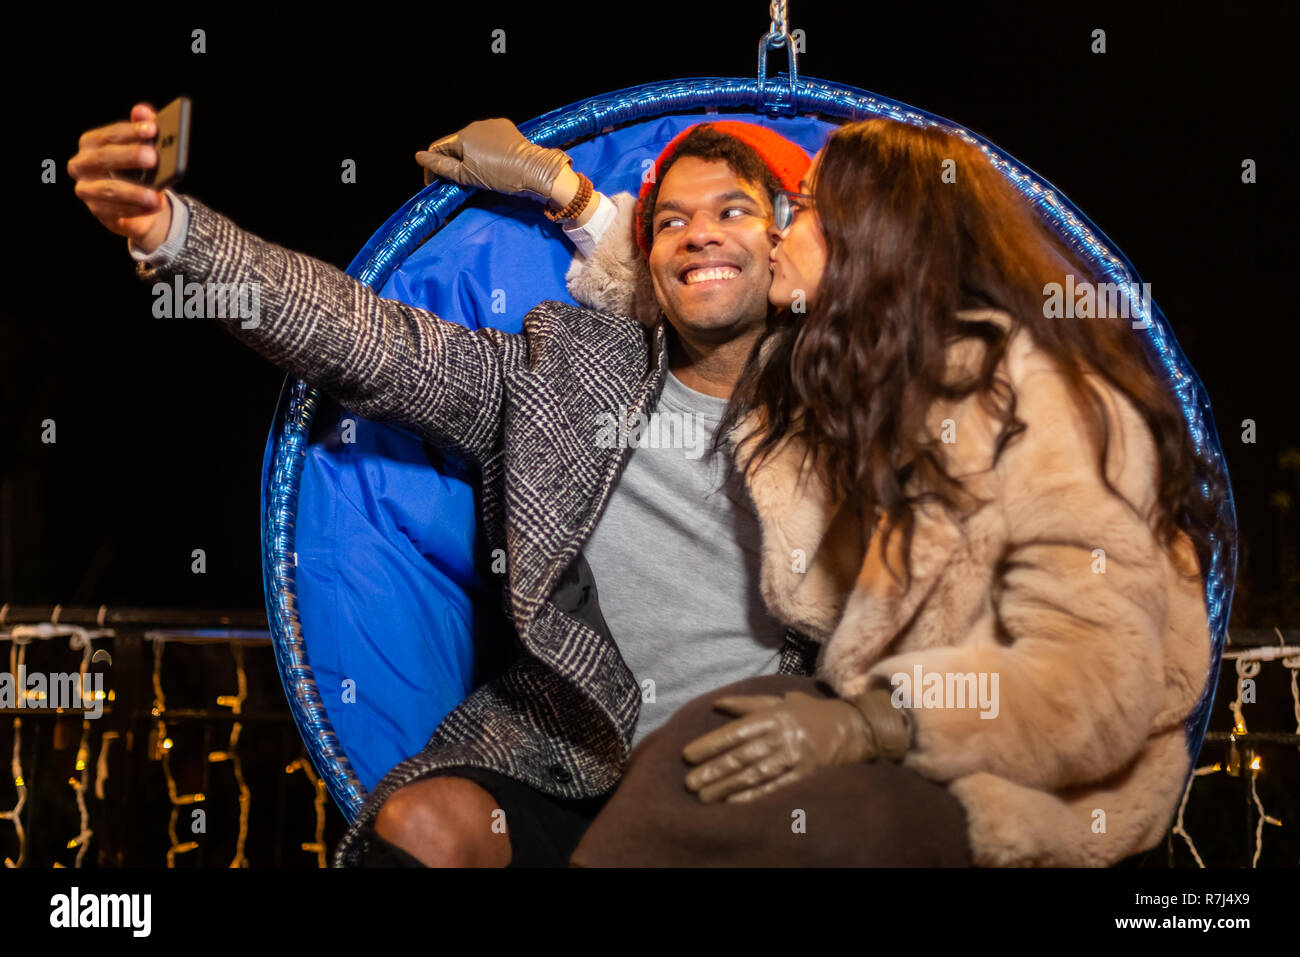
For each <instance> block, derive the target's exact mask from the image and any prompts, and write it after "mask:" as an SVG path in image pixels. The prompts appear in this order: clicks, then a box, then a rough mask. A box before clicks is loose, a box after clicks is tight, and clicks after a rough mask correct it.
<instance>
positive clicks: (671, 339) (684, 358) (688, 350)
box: [668, 326, 763, 399]
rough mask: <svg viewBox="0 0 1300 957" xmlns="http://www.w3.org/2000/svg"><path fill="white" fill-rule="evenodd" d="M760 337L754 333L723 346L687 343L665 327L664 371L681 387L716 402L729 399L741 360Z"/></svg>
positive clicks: (729, 341) (737, 377) (754, 331)
mask: <svg viewBox="0 0 1300 957" xmlns="http://www.w3.org/2000/svg"><path fill="white" fill-rule="evenodd" d="M762 334H763V330H762V329H755V330H753V331H752V332H748V333H746V334H745V335H743V336H740V337H738V338H735V339H729V340H727V341H726V342H721V343H717V344H716V345H715V344H712V343H709V344H701V343H698V342H691V341H688V340H687V339H685V338H684V337H683V336H681V335H680V334H678V333H677V331H676V330H675V329H673V328H672V326H669V327H668V368H669V369H670V370H671V371H672V374H673V375H675V376H676V377H677V378H678V380H680V381H681V383H682V385H684V386H686V388H688V389H693V390H695V391H696V392H701V393H703V394H704V395H711V396H714V397H715V398H719V399H729V398H731V393H732V390H733V389H735V387H736V381H737V380H738V379H739V378H740V373H741V370H743V369H744V367H745V360H747V359H748V358H749V353H750V351H751V350H752V349H753V348H754V343H755V342H756V341H757V340H758V337H759V336H761V335H762Z"/></svg>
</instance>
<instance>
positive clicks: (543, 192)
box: [415, 117, 571, 202]
mask: <svg viewBox="0 0 1300 957" xmlns="http://www.w3.org/2000/svg"><path fill="white" fill-rule="evenodd" d="M415 160H416V162H417V163H419V164H420V165H421V166H423V167H424V185H426V186H428V185H429V184H430V183H432V182H433V177H434V176H442V177H444V178H446V179H449V180H452V181H453V182H456V183H459V184H460V185H461V186H478V187H480V188H482V189H490V190H492V191H493V192H494V193H505V194H507V195H510V196H528V197H530V198H532V199H535V200H537V201H539V202H546V201H548V200H549V199H550V198H551V189H552V187H553V186H554V184H555V178H556V177H557V176H559V174H560V173H561V172H562V171H563V170H564V168H565V167H566V166H568V165H569V163H570V162H571V161H570V159H569V155H568V154H567V153H565V152H564V150H557V149H546V148H545V147H542V146H537V145H535V144H533V143H531V142H529V140H528V138H527V137H526V136H524V134H522V133H520V132H519V130H518V128H516V127H515V124H513V123H511V122H510V121H509V120H507V119H505V118H504V117H499V118H497V119H492V120H477V121H475V122H473V123H471V124H470V125H469V126H467V127H465V128H464V129H463V130H460V131H459V132H457V133H452V134H451V135H450V136H444V137H443V138H442V139H440V140H435V141H434V142H433V143H431V144H430V145H429V148H428V150H420V151H419V152H418V153H416V154H415Z"/></svg>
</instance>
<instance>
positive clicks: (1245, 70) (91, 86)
mask: <svg viewBox="0 0 1300 957" xmlns="http://www.w3.org/2000/svg"><path fill="white" fill-rule="evenodd" d="M1068 7H1069V8H1068V9H1066V8H1057V7H1056V5H1048V4H1036V5H1011V6H1003V7H991V6H988V5H982V6H981V7H979V8H978V9H972V8H966V9H964V10H956V9H954V10H951V11H948V10H945V9H944V8H943V6H942V5H938V6H936V5H934V4H924V5H899V6H898V7H896V8H892V9H891V8H887V7H885V6H884V5H876V4H872V5H868V6H864V7H857V6H842V5H840V4H830V3H812V2H798V0H796V2H795V3H793V4H792V5H791V19H792V26H794V27H798V28H802V29H803V30H804V31H805V34H806V46H807V49H806V52H805V53H804V54H803V56H802V57H801V59H800V67H801V71H802V72H803V73H804V74H806V75H809V76H814V77H825V78H827V79H832V80H837V81H840V82H843V83H846V84H849V85H853V86H858V87H861V88H863V89H867V90H871V91H873V92H877V93H880V94H883V95H885V96H889V97H892V98H895V99H898V100H901V101H903V102H905V103H909V104H913V105H915V106H918V107H921V108H923V109H926V110H929V111H931V112H934V113H937V114H940V115H943V116H947V117H949V118H951V119H953V120H955V121H957V122H959V123H962V124H963V125H966V126H968V127H970V128H972V129H974V130H975V131H977V132H979V133H981V134H983V135H985V136H987V137H989V138H990V139H991V140H992V141H993V142H994V143H997V144H998V145H999V146H1001V147H1002V148H1003V149H1005V150H1007V151H1008V152H1010V153H1011V154H1012V155H1013V156H1015V157H1017V158H1018V159H1019V160H1021V161H1022V162H1024V163H1025V164H1027V165H1028V166H1029V167H1031V168H1032V169H1034V170H1035V171H1036V172H1038V173H1039V174H1040V175H1042V176H1044V177H1046V178H1047V179H1049V180H1051V181H1052V182H1053V183H1055V184H1056V185H1057V186H1058V187H1059V188H1060V189H1061V190H1062V191H1063V192H1064V193H1065V194H1066V195H1067V196H1069V197H1070V198H1071V199H1072V200H1073V201H1074V202H1075V203H1076V204H1077V205H1078V206H1079V207H1080V208H1081V209H1082V210H1083V211H1084V212H1085V214H1087V215H1088V216H1089V217H1090V218H1092V220H1093V221H1094V222H1095V223H1096V224H1097V225H1098V226H1099V227H1100V228H1101V229H1102V230H1103V231H1104V232H1105V233H1107V234H1108V235H1109V236H1110V238H1111V239H1112V240H1113V241H1114V242H1115V243H1116V244H1117V245H1118V246H1119V248H1120V249H1121V250H1123V251H1124V253H1125V254H1126V255H1127V256H1128V257H1129V259H1130V260H1131V261H1132V262H1133V263H1134V264H1135V265H1136V267H1137V269H1138V270H1139V271H1140V272H1141V274H1142V278H1143V279H1144V280H1145V281H1147V282H1149V283H1151V285H1152V289H1153V292H1154V296H1155V299H1156V302H1157V303H1158V304H1159V305H1160V306H1161V307H1162V308H1163V310H1164V311H1165V313H1166V314H1167V315H1168V316H1169V318H1170V320H1171V322H1172V324H1173V327H1174V329H1175V331H1176V334H1177V336H1178V338H1179V340H1180V341H1181V343H1182V345H1183V348H1184V350H1185V351H1186V353H1187V355H1188V357H1189V358H1190V360H1191V362H1192V364H1193V365H1194V367H1195V368H1196V369H1197V370H1198V372H1199V373H1200V375H1201V378H1202V379H1203V380H1204V381H1205V383H1206V385H1207V387H1208V389H1209V393H1210V396H1211V398H1212V401H1213V404H1214V410H1215V414H1216V417H1217V420H1218V424H1219V428H1220V432H1221V436H1222V439H1223V444H1224V448H1225V450H1226V453H1227V457H1228V461H1229V465H1230V469H1231V474H1232V478H1233V483H1234V488H1235V492H1236V495H1237V504H1238V509H1239V513H1240V522H1241V529H1242V537H1243V543H1242V544H1243V548H1242V552H1243V554H1242V564H1241V569H1240V572H1241V588H1240V591H1239V595H1238V601H1237V606H1236V608H1235V609H1234V612H1235V614H1234V624H1236V625H1243V624H1250V625H1257V626H1258V625H1269V626H1271V625H1273V624H1284V625H1285V624H1291V625H1295V624H1296V623H1297V619H1296V617H1295V616H1296V612H1297V609H1296V607H1295V606H1296V602H1297V599H1296V597H1295V594H1296V588H1297V584H1296V582H1295V581H1289V582H1288V581H1287V580H1286V579H1287V578H1288V577H1291V578H1294V576H1295V568H1294V565H1295V556H1294V550H1295V547H1296V539H1297V536H1296V532H1295V524H1296V520H1295V511H1294V508H1293V509H1292V510H1291V511H1290V512H1289V513H1288V512H1286V511H1284V510H1282V509H1281V508H1280V507H1279V501H1278V500H1277V497H1276V494H1275V493H1276V492H1277V491H1278V490H1287V489H1289V492H1290V495H1291V497H1292V501H1294V497H1295V496H1296V493H1297V491H1300V489H1297V488H1296V485H1297V476H1300V468H1297V467H1295V466H1292V467H1291V468H1289V469H1284V468H1283V467H1282V465H1281V464H1280V457H1281V456H1282V455H1283V453H1284V452H1285V450H1286V449H1287V448H1293V447H1295V446H1300V426H1297V424H1296V415H1297V412H1300V403H1298V402H1297V401H1296V398H1295V397H1296V385H1295V381H1294V378H1295V377H1294V371H1295V368H1296V358H1297V355H1298V354H1300V349H1298V348H1297V347H1298V346H1300V334H1297V331H1296V307H1295V299H1294V288H1295V287H1294V282H1295V272H1294V268H1293V263H1294V256H1295V250H1296V243H1295V241H1294V227H1293V220H1294V216H1295V213H1296V208H1297V205H1296V187H1295V162H1294V157H1295V146H1296V142H1295V140H1296V136H1295V123H1294V115H1293V102H1294V94H1295V90H1296V84H1295V80H1294V76H1295V65H1294V64H1295V41H1296V36H1297V25H1298V24H1300V19H1298V18H1297V13H1296V4H1294V3H1290V4H1264V3H1259V4H1256V3H1217V4H1215V3H1210V4H1204V5H1201V6H1198V7H1187V8H1182V7H1180V8H1178V9H1173V8H1170V9H1160V8H1158V7H1157V8H1151V9H1141V8H1137V9H1135V8H1134V7H1133V6H1132V5H1128V4H1124V5H1119V4H1116V5H1097V4H1089V5H1084V6H1082V7H1080V6H1079V5H1068ZM766 8H767V4H765V3H763V2H761V0H746V2H731V3H722V2H708V3H661V4H657V5H653V6H652V5H636V6H629V7H626V8H621V12H614V10H613V8H611V7H609V6H606V5H604V4H595V3H570V4H566V5H564V6H562V7H560V8H555V9H550V8H541V7H535V6H527V7H522V8H515V7H511V6H508V5H504V4H500V3H480V4H474V5H464V4H448V5H438V6H436V7H435V6H433V5H424V6H422V7H418V8H411V9H402V8H380V7H377V6H376V7H373V8H357V9H355V10H354V9H351V8H350V9H349V11H348V13H347V14H346V15H344V14H343V13H340V14H338V15H334V16H327V15H325V14H324V13H323V12H322V11H323V8H308V9H306V10H304V11H303V12H302V13H301V14H300V15H294V14H291V13H288V12H286V10H285V9H283V8H278V12H276V13H275V14H274V16H273V19H265V18H260V17H259V18H249V17H240V16H234V15H231V14H222V15H218V14H216V13H213V12H195V13H183V14H168V13H167V12H166V11H160V12H159V13H158V14H156V15H152V16H151V17H149V18H147V22H141V21H140V19H139V18H137V17H132V16H119V15H117V14H107V13H106V14H105V15H104V16H103V19H102V20H99V21H86V20H82V19H73V18H71V17H70V16H65V14H63V13H62V12H59V11H58V10H57V9H56V8H55V7H53V6H49V7H46V8H45V10H46V12H45V13H43V14H41V16H43V17H45V20H44V23H43V24H39V25H35V26H29V27H28V28H27V29H26V30H13V31H10V32H8V34H7V36H6V38H5V40H4V41H3V42H4V44H5V47H6V49H5V51H4V52H5V56H4V58H3V62H4V66H3V69H4V71H5V73H6V74H7V75H6V76H5V89H7V90H9V91H10V94H11V96H10V103H11V113H10V116H9V125H10V127H11V135H10V136H7V137H6V140H7V142H8V143H9V144H10V146H9V148H8V149H6V150H5V162H6V163H7V164H10V169H9V171H8V172H9V174H10V175H9V176H8V177H7V181H8V182H9V183H10V184H12V189H13V191H14V192H15V193H17V195H18V196H19V199H20V203H19V207H18V209H19V215H18V216H17V218H16V219H14V220H11V221H10V224H9V228H10V233H9V246H10V249H9V253H10V254H9V256H8V257H7V258H8V263H9V266H10V271H9V275H8V277H7V279H8V283H7V289H8V295H6V296H4V297H3V302H2V303H0V390H2V393H0V397H2V398H3V408H4V414H3V434H2V435H0V482H3V487H4V489H5V495H4V499H5V501H4V504H3V506H0V521H3V522H5V524H6V528H5V529H4V531H5V535H2V536H0V540H3V542H4V544H5V547H4V548H3V549H0V600H8V601H11V602H16V603H40V602H44V603H53V602H62V603H64V604H83V603H84V604H99V603H101V602H106V603H109V604H119V605H121V604H132V605H166V606H173V607H175V606H190V607H209V608H216V607H236V608H258V607H260V606H261V604H262V586H261V577H260V570H259V542H258V484H259V477H260V471H259V470H260V463H261V457H262V451H263V447H264V442H265V439H266V433H267V429H268V427H269V425H270V420H271V415H272V411H273V409H274V404H275V399H276V396H277V394H278V390H279V387H280V383H281V381H282V378H283V377H282V375H281V374H280V373H279V372H278V370H276V369H275V368H274V367H273V366H271V365H270V364H269V363H267V362H266V361H265V360H263V359H261V358H260V357H258V356H257V355H255V354H254V353H252V352H251V351H250V350H248V349H247V348H246V347H244V346H243V345H241V344H239V343H238V342H237V341H235V340H234V339H233V338H232V337H230V336H229V335H227V334H226V333H224V332H223V331H221V330H220V329H218V328H217V327H216V325H215V324H209V323H202V322H178V321H167V320H158V319H154V318H153V317H152V315H151V313H150V307H151V303H152V300H151V297H150V294H149V291H148V287H147V286H146V285H145V284H143V283H141V282H140V281H139V280H138V279H137V278H136V277H135V275H134V272H133V263H132V261H131V260H130V258H129V256H128V254H127V251H126V241H125V240H124V239H122V238H120V237H117V236H114V235H112V234H110V233H108V232H107V231H106V230H104V229H103V228H102V227H100V226H99V225H98V224H97V223H96V222H95V221H94V219H93V218H92V217H91V216H90V214H89V212H88V211H87V210H86V209H85V207H84V206H83V205H82V204H81V203H80V202H79V201H78V200H77V199H76V197H75V196H74V194H73V191H72V185H73V184H72V182H71V180H70V178H69V177H68V175H67V172H66V168H65V167H66V163H67V160H68V159H69V158H70V157H71V156H72V154H73V153H74V152H75V150H76V146H77V139H78V136H79V135H80V134H81V132H82V131H84V130H86V129H89V128H92V127H95V126H99V125H103V124H105V123H108V122H111V121H115V120H119V119H124V118H126V116H127V115H128V112H129V110H130V108H131V106H132V104H134V103H136V102H138V101H140V100H146V101H149V102H151V103H152V104H153V105H154V106H155V107H161V106H162V105H164V104H165V103H167V102H168V101H170V100H171V99H172V98H173V97H174V96H176V95H178V94H180V93H184V94H187V95H189V96H190V97H191V98H192V99H193V101H194V116H195V127H194V135H193V143H192V150H191V172H190V174H189V176H188V177H187V178H186V180H185V182H184V184H183V186H182V189H183V190H184V191H186V192H189V193H192V194H193V195H195V196H197V197H198V198H200V199H202V200H203V201H204V202H206V203H208V204H209V205H211V206H213V207H214V208H215V209H217V210H219V211H221V212H223V213H225V214H227V215H229V216H230V217H232V218H233V219H234V220H235V221H236V222H238V223H239V224H240V225H241V226H243V227H244V228H246V229H249V230H251V231H253V232H255V233H257V234H258V235H260V236H263V237H264V238H267V239H269V240H272V241H274V242H278V243H280V244H282V245H285V246H288V247H290V248H292V249H295V250H299V251H302V252H305V253H308V254H310V255H313V256H316V257H318V258H320V259H323V260H326V261H329V262H331V263H333V264H335V265H338V266H339V267H345V266H346V265H347V264H348V263H349V262H350V261H351V259H352V257H353V256H354V255H355V253H356V252H357V250H358V249H359V248H360V247H361V246H362V244H363V243H364V242H365V240H366V239H367V238H369V236H370V235H371V234H372V233H373V232H374V230H375V229H377V228H378V227H379V226H380V225H381V224H382V223H383V221H384V220H385V219H386V218H387V217H388V216H389V215H390V214H391V213H392V212H393V211H394V210H396V209H397V208H398V206H400V205H401V204H402V202H404V201H405V200H406V199H407V198H409V196H410V195H412V194H413V193H414V192H416V191H418V190H419V189H420V188H421V187H422V185H423V182H422V174H421V171H420V169H419V168H418V167H417V166H416V164H415V162H414V159H413V156H412V154H413V153H414V152H415V150H417V149H421V148H423V147H425V146H426V145H427V144H428V143H429V142H430V141H431V140H433V139H435V138H437V137H439V136H441V135H443V134H446V133H449V132H452V131H454V130H456V129H458V128H459V127H461V126H463V125H464V124H466V123H468V122H470V121H472V120H475V119H479V118H482V117H486V116H495V115H505V116H509V117H510V118H512V119H514V120H516V121H517V122H522V121H524V120H526V119H528V118H531V117H533V116H536V115H538V114H540V113H543V112H546V111H549V110H551V109H555V108H557V107H561V106H563V105H565V104H567V103H570V102H573V101H575V100H579V99H582V98H585V97H587V96H590V95H594V94H596V93H600V92H604V91H609V90H614V89H619V88H622V87H625V86H631V85H635V84H639V83H645V82H650V81H655V80H662V79H670V78H674V77H685V76H725V75H734V76H752V75H753V73H754V69H755V51H756V47H757V41H758V38H759V36H760V35H761V34H762V33H763V32H764V31H765V30H766V28H767V24H768V18H767V9H766ZM194 28H202V29H204V30H205V31H206V34H207V52H206V53H204V54H202V55H196V54H193V53H191V52H190V42H191V41H190V32H191V30H193V29H194ZM496 28H501V29H504V30H505V31H506V43H507V47H506V53H505V54H494V53H492V52H491V32H492V30H493V29H496ZM1096 28H1101V29H1104V30H1105V31H1106V35H1107V52H1106V53H1105V54H1104V55H1096V54H1093V53H1091V52H1090V45H1091V33H1092V31H1093V30H1094V29H1096ZM783 66H784V64H783V62H781V58H780V57H775V58H774V62H773V69H776V68H778V67H783ZM47 158H52V159H53V160H54V161H55V165H56V167H57V182H56V183H54V184H45V183H42V182H41V181H40V172H41V163H42V161H43V160H45V159H47ZM344 158H351V159H354V160H355V161H356V163H357V168H358V176H357V183H356V184H354V185H345V184H342V183H340V181H339V180H340V175H339V170H340V163H341V162H342V160H343V159H344ZM1245 158H1251V159H1254V160H1255V161H1256V163H1257V164H1258V182H1257V183H1255V184H1253V185H1246V184H1243V183H1242V182H1241V164H1242V160H1243V159H1245ZM1247 418H1249V419H1253V420H1254V421H1255V422H1256V425H1257V442H1256V443H1255V444H1253V445H1252V444H1243V442H1242V441H1241V434H1242V428H1241V424H1240V423H1241V422H1242V420H1243V419H1247ZM45 419H53V420H55V422H56V424H57V439H58V440H57V443H55V444H44V443H42V442H41V440H40V435H41V429H42V426H41V423H42V421H43V420H45ZM195 548H203V549H204V550H205V551H206V554H207V573H206V574H205V575H195V574H192V573H191V571H190V564H191V557H190V556H191V552H192V550H193V549H195ZM1287 562H1289V563H1290V565H1289V571H1285V570H1284V567H1283V566H1284V565H1286V563H1287ZM1288 595H1289V596H1290V597H1288ZM1288 619H1289V620H1288Z"/></svg>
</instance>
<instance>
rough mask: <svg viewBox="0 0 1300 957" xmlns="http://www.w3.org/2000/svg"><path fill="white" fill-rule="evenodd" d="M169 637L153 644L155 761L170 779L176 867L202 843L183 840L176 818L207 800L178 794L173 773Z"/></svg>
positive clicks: (170, 851)
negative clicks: (166, 667)
mask: <svg viewBox="0 0 1300 957" xmlns="http://www.w3.org/2000/svg"><path fill="white" fill-rule="evenodd" d="M166 647H167V642H166V640H164V639H162V638H155V639H154V643H153V716H154V717H155V718H156V719H157V723H156V725H155V727H154V754H153V757H154V760H156V761H161V762H162V770H163V777H164V778H165V779H166V781H167V798H168V800H170V801H171V805H172V809H171V814H170V815H169V816H168V818H167V837H168V838H169V839H170V840H171V844H170V846H168V848H167V866H168V867H175V866H176V855H177V854H188V853H189V852H190V851H192V850H195V849H196V848H197V847H198V846H199V842H198V841H182V840H181V839H180V837H179V835H177V833H176V819H177V818H178V817H179V815H180V810H181V808H182V807H188V806H190V805H194V804H200V803H202V802H203V800H204V796H203V795H202V794H201V793H194V794H177V793H176V778H174V777H173V776H172V767H171V750H172V739H171V738H169V737H168V736H167V721H166V719H165V717H164V715H166V713H167V696H166V695H164V694H163V688H162V659H163V650H164V649H165V648H166Z"/></svg>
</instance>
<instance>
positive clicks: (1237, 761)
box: [1173, 628, 1300, 868]
mask: <svg viewBox="0 0 1300 957" xmlns="http://www.w3.org/2000/svg"><path fill="white" fill-rule="evenodd" d="M1273 632H1274V633H1275V634H1276V635H1277V640H1278V644H1277V646H1275V647H1274V646H1265V647H1260V648H1250V649H1240V650H1238V649H1233V650H1231V651H1225V652H1224V653H1223V659H1224V660H1225V661H1227V660H1232V661H1234V662H1235V667H1236V672H1237V695H1236V697H1235V698H1234V699H1233V700H1232V701H1230V702H1229V703H1228V707H1229V709H1230V710H1231V711H1232V719H1233V724H1232V730H1231V731H1230V732H1229V733H1228V763H1227V766H1226V767H1225V766H1224V765H1222V764H1218V763H1215V764H1213V765H1208V766H1205V767H1200V768H1196V769H1195V771H1193V772H1192V777H1191V779H1189V780H1188V782H1187V788H1186V789H1185V790H1184V791H1183V799H1182V801H1181V803H1180V804H1179V806H1178V818H1177V820H1176V822H1175V824H1174V828H1173V833H1174V834H1177V835H1179V836H1180V837H1182V839H1183V840H1184V841H1186V843H1187V847H1188V850H1190V851H1191V852H1192V857H1194V858H1195V859H1196V864H1197V866H1198V867H1202V868H1204V867H1205V862H1204V861H1203V860H1201V855H1200V854H1199V853H1197V850H1196V845H1195V844H1194V843H1193V842H1192V837H1191V835H1190V834H1189V833H1188V832H1187V830H1186V828H1185V827H1184V826H1183V812H1184V811H1185V810H1186V808H1187V800H1188V798H1189V797H1190V795H1191V791H1192V784H1193V783H1194V782H1195V780H1196V778H1198V777H1203V776H1204V775H1207V774H1214V773H1216V772H1218V771H1225V772H1226V773H1227V774H1229V775H1230V776H1232V777H1237V776H1239V775H1240V774H1241V773H1242V770H1243V768H1242V758H1241V751H1240V749H1239V748H1238V746H1237V738H1238V736H1244V735H1246V734H1247V730H1246V716H1245V710H1244V708H1243V704H1244V702H1243V698H1244V696H1245V689H1246V682H1247V681H1252V682H1253V681H1254V679H1255V678H1256V677H1257V676H1258V675H1259V673H1260V669H1261V667H1262V665H1263V663H1265V662H1269V661H1280V662H1281V663H1282V665H1283V667H1285V668H1287V669H1289V670H1290V672H1291V703H1292V708H1293V709H1294V711H1295V717H1296V734H1297V735H1300V681H1298V680H1297V675H1298V674H1300V648H1297V647H1294V646H1288V645H1287V644H1286V639H1285V637H1284V636H1283V634H1282V631H1281V629H1279V628H1274V629H1273ZM1229 641H1231V638H1229ZM1297 749H1298V750H1300V747H1298V748H1297ZM1247 753H1248V755H1249V756H1250V760H1249V762H1248V763H1247V764H1246V766H1245V770H1246V771H1248V772H1249V773H1250V797H1251V801H1252V802H1253V803H1254V805H1255V808H1256V810H1257V811H1258V812H1259V813H1258V818H1257V820H1256V822H1255V849H1254V854H1253V855H1252V856H1251V863H1250V866H1251V867H1252V868H1254V867H1258V866H1259V858H1260V854H1261V853H1262V852H1263V849H1264V825H1265V824H1272V825H1274V826H1275V827H1281V826H1282V822H1281V821H1280V820H1279V819H1278V818H1275V817H1273V816H1272V815H1270V814H1269V813H1268V812H1267V811H1266V810H1265V808H1264V802H1263V801H1262V800H1260V797H1259V788H1258V780H1257V779H1258V777H1259V775H1260V773H1261V772H1263V770H1264V762H1263V758H1262V757H1261V756H1260V755H1259V754H1258V753H1257V752H1255V751H1254V749H1253V748H1251V749H1248V750H1247Z"/></svg>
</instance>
